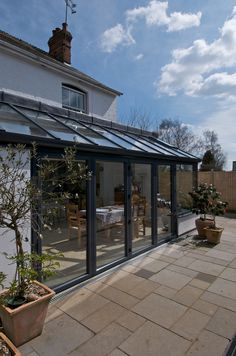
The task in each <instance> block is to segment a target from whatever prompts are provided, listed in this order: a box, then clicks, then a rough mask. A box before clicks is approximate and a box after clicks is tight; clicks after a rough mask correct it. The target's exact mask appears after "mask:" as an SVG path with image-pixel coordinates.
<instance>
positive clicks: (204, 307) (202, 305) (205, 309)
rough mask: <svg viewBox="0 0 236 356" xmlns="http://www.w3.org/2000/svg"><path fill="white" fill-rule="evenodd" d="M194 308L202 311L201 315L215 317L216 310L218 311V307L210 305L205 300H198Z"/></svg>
mask: <svg viewBox="0 0 236 356" xmlns="http://www.w3.org/2000/svg"><path fill="white" fill-rule="evenodd" d="M192 308H193V309H195V310H198V311H200V312H201V313H204V314H207V315H211V316H212V315H214V314H215V312H216V310H217V309H218V307H217V305H215V304H212V303H208V302H206V301H204V300H201V299H198V300H197V301H196V302H195V303H194V304H193V305H192Z"/></svg>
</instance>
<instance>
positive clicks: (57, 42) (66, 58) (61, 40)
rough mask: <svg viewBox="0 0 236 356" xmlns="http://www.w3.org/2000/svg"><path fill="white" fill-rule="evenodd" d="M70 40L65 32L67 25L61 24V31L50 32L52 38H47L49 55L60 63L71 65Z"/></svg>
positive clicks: (67, 32) (57, 29)
mask: <svg viewBox="0 0 236 356" xmlns="http://www.w3.org/2000/svg"><path fill="white" fill-rule="evenodd" d="M71 40H72V35H71V33H70V32H69V31H67V24H66V23H65V22H64V23H63V24H62V29H60V28H58V27H57V28H55V30H53V31H52V37H51V38H49V41H48V46H49V55H50V56H51V57H52V58H55V59H57V60H58V61H60V62H62V63H67V64H70V63H71V53H70V49H71Z"/></svg>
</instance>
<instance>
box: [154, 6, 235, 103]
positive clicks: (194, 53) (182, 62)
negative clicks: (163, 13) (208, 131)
mask: <svg viewBox="0 0 236 356" xmlns="http://www.w3.org/2000/svg"><path fill="white" fill-rule="evenodd" d="M235 65H236V7H235V8H234V10H233V13H232V16H231V17H230V18H229V19H227V20H226V21H225V23H224V25H223V27H222V29H221V30H220V35H219V38H218V39H216V40H215V41H213V42H212V43H209V44H208V43H207V42H206V41H205V40H204V39H199V40H197V41H194V42H193V45H192V46H191V47H189V48H185V49H182V48H178V49H176V50H174V51H173V53H172V62H171V63H169V64H167V65H165V66H164V67H163V68H162V73H161V78H160V80H159V82H155V83H154V84H155V86H156V87H157V90H158V92H160V93H164V94H168V95H176V94H177V93H178V92H179V91H181V92H183V93H185V94H186V95H190V96H195V95H209V96H216V97H226V96H235V98H236V75H235V74H234V73H233V74H229V73H228V71H227V70H225V69H232V68H233V67H234V66H235ZM222 69H223V70H222Z"/></svg>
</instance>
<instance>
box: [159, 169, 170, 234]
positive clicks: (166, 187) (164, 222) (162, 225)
mask: <svg viewBox="0 0 236 356" xmlns="http://www.w3.org/2000/svg"><path fill="white" fill-rule="evenodd" d="M157 169H158V172H157V173H158V174H157V177H158V187H157V217H158V218H157V229H158V231H157V237H158V240H159V241H160V240H163V239H165V238H167V237H169V236H170V235H171V169H170V166H168V165H159V166H158V168H157Z"/></svg>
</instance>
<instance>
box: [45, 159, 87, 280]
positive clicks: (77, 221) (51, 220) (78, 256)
mask: <svg viewBox="0 0 236 356" xmlns="http://www.w3.org/2000/svg"><path fill="white" fill-rule="evenodd" d="M78 166H79V167H80V169H81V171H84V172H85V171H86V169H87V168H86V161H78ZM67 175H68V173H67V170H66V165H65V163H64V162H63V161H62V160H50V161H48V160H47V161H45V162H44V171H43V172H41V176H42V181H41V186H42V188H43V189H42V190H43V195H42V203H41V222H40V223H41V225H42V231H41V236H42V240H41V241H42V242H41V244H42V251H43V252H47V253H49V254H51V255H52V256H55V255H56V256H57V257H56V260H57V261H58V262H59V267H58V270H57V273H56V274H55V276H53V277H52V278H51V279H50V280H49V281H48V284H49V285H51V286H57V285H60V284H63V283H66V282H68V281H70V280H72V279H75V278H78V277H80V276H83V275H85V274H86V273H87V215H86V209H87V194H86V193H87V192H86V191H87V181H86V180H82V181H81V179H79V177H78V180H74V181H73V182H70V181H69V180H68V179H67Z"/></svg>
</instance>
